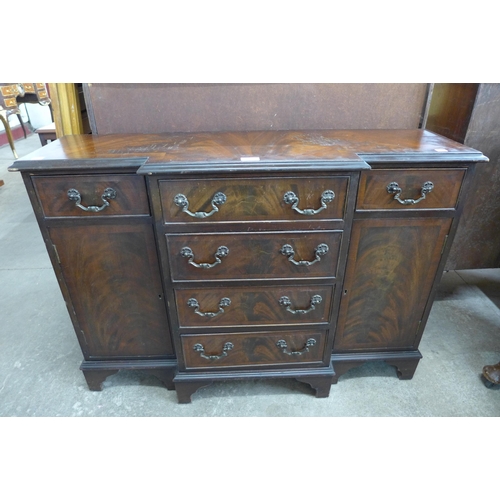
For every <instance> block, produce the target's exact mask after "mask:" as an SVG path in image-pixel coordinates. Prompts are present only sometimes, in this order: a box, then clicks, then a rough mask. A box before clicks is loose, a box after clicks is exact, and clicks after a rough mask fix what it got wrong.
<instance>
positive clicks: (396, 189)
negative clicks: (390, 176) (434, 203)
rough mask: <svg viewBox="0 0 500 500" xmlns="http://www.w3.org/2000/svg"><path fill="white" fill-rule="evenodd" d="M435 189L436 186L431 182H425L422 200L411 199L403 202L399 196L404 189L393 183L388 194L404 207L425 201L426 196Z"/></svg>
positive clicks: (422, 189) (421, 192)
mask: <svg viewBox="0 0 500 500" xmlns="http://www.w3.org/2000/svg"><path fill="white" fill-rule="evenodd" d="M433 189H434V184H433V183H432V182H431V181H427V182H424V183H423V184H422V188H421V191H420V198H418V199H416V200H413V199H411V198H408V199H406V200H402V199H401V198H400V197H399V195H400V194H401V191H402V189H401V188H400V187H399V184H398V183H397V182H391V183H390V184H389V185H388V186H387V192H388V193H389V194H393V195H394V199H395V200H397V201H399V203H401V204H402V205H416V204H417V203H419V202H420V201H422V200H425V196H426V195H427V194H429V193H430V192H431V191H432V190H433Z"/></svg>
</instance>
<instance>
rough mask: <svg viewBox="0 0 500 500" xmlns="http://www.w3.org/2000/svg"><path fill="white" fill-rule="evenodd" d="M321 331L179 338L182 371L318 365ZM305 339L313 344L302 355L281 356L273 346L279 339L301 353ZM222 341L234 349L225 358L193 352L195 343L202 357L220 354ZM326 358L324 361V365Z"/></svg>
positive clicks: (320, 349) (322, 344)
mask: <svg viewBox="0 0 500 500" xmlns="http://www.w3.org/2000/svg"><path fill="white" fill-rule="evenodd" d="M325 338H326V334H325V332H315V331H311V332H294V333H293V334H287V333H284V332H283V333H270V332H268V333H265V332H264V333H237V334H231V335H224V334H221V335H183V336H182V337H181V341H182V348H183V354H184V359H185V361H186V368H187V369H191V368H205V369H217V368H218V367H233V368H234V367H247V366H257V365H280V364H297V363H299V364H302V363H321V362H322V359H323V357H324V349H325ZM308 339H314V340H315V342H316V344H315V345H314V346H312V347H309V348H308V351H304V352H303V354H301V355H299V354H291V355H288V354H285V353H283V351H282V349H281V348H280V347H278V346H277V345H276V343H277V342H278V341H279V340H284V341H285V342H286V343H287V346H288V350H289V351H290V352H298V351H303V350H304V348H305V345H306V342H307V340H308ZM226 342H231V343H232V344H233V345H234V348H233V349H231V350H230V351H227V356H222V357H220V358H219V359H215V360H212V359H205V358H203V357H202V356H201V355H200V353H199V352H197V351H195V350H194V348H193V347H194V346H195V345H196V344H201V345H202V346H203V347H204V349H205V354H206V355H208V356H210V355H216V356H219V355H221V353H222V351H223V346H224V344H225V343H226ZM329 361H330V359H328V362H329Z"/></svg>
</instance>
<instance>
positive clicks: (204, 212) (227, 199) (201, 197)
mask: <svg viewBox="0 0 500 500" xmlns="http://www.w3.org/2000/svg"><path fill="white" fill-rule="evenodd" d="M348 181H349V177H347V176H330V177H314V178H306V177H304V178H302V177H295V178H290V177H281V178H274V177H273V178H265V179H248V178H247V179H234V178H233V179H194V180H193V179H191V180H160V181H159V188H160V196H161V204H162V210H163V218H164V221H165V222H166V223H179V224H184V223H189V222H198V223H199V222H214V221H216V222H235V221H236V222H237V221H243V222H248V221H271V220H274V221H297V220H311V219H313V220H325V219H326V220H332V219H333V220H338V219H343V218H344V211H345V202H346V195H347V186H348ZM331 192H333V195H332V194H331ZM287 193H288V195H287V196H286V197H285V195H286V194H287ZM304 210H305V212H304Z"/></svg>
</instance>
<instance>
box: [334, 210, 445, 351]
mask: <svg viewBox="0 0 500 500" xmlns="http://www.w3.org/2000/svg"><path fill="white" fill-rule="evenodd" d="M450 226H451V219H439V218H436V219H434V218H425V219H406V220H397V219H364V220H356V221H354V224H353V230H352V237H351V244H350V249H349V260H348V262H349V263H348V267H347V272H346V278H345V286H344V289H345V291H344V295H343V298H342V303H341V308H340V315H339V327H338V330H337V334H336V338H335V343H334V350H335V351H356V350H366V349H373V350H383V349H392V348H394V349H401V348H411V347H416V346H415V345H414V343H415V337H416V334H417V329H418V327H419V322H420V320H421V318H422V315H423V312H424V308H425V306H426V303H427V299H428V296H429V293H430V291H431V288H432V285H433V282H434V278H435V275H436V271H437V267H438V265H439V261H440V259H441V251H442V248H443V244H444V241H445V237H446V235H447V234H448V232H449V229H450Z"/></svg>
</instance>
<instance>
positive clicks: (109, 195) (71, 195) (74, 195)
mask: <svg viewBox="0 0 500 500" xmlns="http://www.w3.org/2000/svg"><path fill="white" fill-rule="evenodd" d="M115 198H116V191H115V190H114V189H113V188H109V187H108V188H106V189H105V190H104V193H103V194H102V196H101V200H102V201H103V205H101V206H100V207H98V206H95V205H90V206H89V207H84V206H83V205H82V204H81V201H82V196H81V194H80V193H79V192H78V191H77V190H76V189H70V190H68V199H69V201H74V202H75V205H76V206H77V207H78V208H81V209H82V210H84V211H85V212H100V211H101V210H104V209H105V208H106V207H109V202H108V200H114V199H115Z"/></svg>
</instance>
